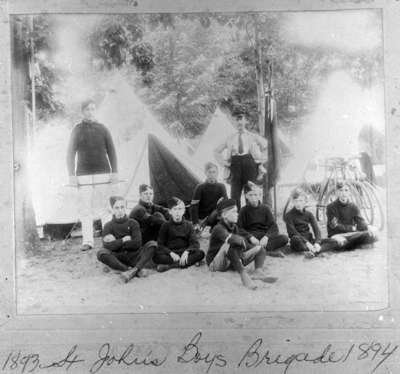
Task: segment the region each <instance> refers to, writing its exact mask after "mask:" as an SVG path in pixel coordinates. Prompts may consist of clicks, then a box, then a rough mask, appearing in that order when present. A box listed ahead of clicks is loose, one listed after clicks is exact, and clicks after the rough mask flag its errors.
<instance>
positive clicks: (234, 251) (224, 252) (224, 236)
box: [206, 199, 277, 289]
mask: <svg viewBox="0 0 400 374" xmlns="http://www.w3.org/2000/svg"><path fill="white" fill-rule="evenodd" d="M217 210H218V213H219V216H220V220H219V222H218V224H217V225H216V226H215V227H214V228H213V230H212V232H211V237H210V244H209V249H208V252H207V257H206V261H207V264H208V267H209V269H210V270H211V271H227V270H229V269H230V268H232V269H233V270H235V271H237V272H238V273H239V275H240V278H241V281H242V283H243V285H244V286H245V287H247V288H249V289H256V288H257V286H256V284H255V283H254V282H253V280H255V279H259V280H263V281H264V282H268V283H273V282H275V281H276V280H277V278H274V277H267V276H266V275H265V274H264V273H263V271H262V267H263V265H264V261H265V256H266V255H265V248H263V247H262V246H261V245H252V244H251V243H250V241H249V239H250V237H251V235H250V234H248V233H247V232H246V231H244V230H242V229H240V228H239V227H238V226H237V224H236V223H237V220H238V211H237V205H236V200H234V199H224V200H222V201H220V202H219V203H218V204H217ZM253 261H254V267H255V271H254V273H253V274H252V276H251V277H250V276H249V274H248V273H247V271H246V269H245V266H247V265H248V264H250V263H251V262H253Z"/></svg>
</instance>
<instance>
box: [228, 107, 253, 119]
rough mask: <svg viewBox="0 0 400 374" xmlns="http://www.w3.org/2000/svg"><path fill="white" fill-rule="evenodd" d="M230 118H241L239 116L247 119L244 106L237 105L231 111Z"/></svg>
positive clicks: (247, 112) (246, 111)
mask: <svg viewBox="0 0 400 374" xmlns="http://www.w3.org/2000/svg"><path fill="white" fill-rule="evenodd" d="M232 116H233V117H235V118H237V117H241V116H244V117H246V118H249V111H248V110H247V108H246V107H245V106H244V105H238V106H236V107H235V108H234V109H233V111H232Z"/></svg>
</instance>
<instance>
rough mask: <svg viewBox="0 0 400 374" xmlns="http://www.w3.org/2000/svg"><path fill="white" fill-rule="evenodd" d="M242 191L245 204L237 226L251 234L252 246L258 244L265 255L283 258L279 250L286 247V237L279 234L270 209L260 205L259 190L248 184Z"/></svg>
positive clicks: (250, 183) (252, 184)
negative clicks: (264, 251)
mask: <svg viewBox="0 0 400 374" xmlns="http://www.w3.org/2000/svg"><path fill="white" fill-rule="evenodd" d="M244 191H245V196H246V201H247V203H246V205H245V206H244V207H243V208H241V209H240V212H239V221H238V226H239V227H241V228H242V229H243V230H246V231H247V232H248V233H249V234H251V238H250V242H251V243H252V244H253V245H258V244H260V245H261V246H262V247H263V248H264V249H265V250H266V254H268V255H270V256H276V257H284V254H283V253H282V252H281V251H280V250H279V248H282V247H284V246H286V244H287V243H288V237H287V236H286V235H283V234H279V229H278V225H277V224H276V222H275V219H274V217H273V215H272V212H271V209H269V207H268V206H267V205H265V204H261V202H260V197H261V189H260V188H259V187H258V186H256V185H255V184H254V183H252V182H248V183H247V184H246V185H245V187H244Z"/></svg>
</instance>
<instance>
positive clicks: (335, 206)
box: [326, 182, 378, 250]
mask: <svg viewBox="0 0 400 374" xmlns="http://www.w3.org/2000/svg"><path fill="white" fill-rule="evenodd" d="M336 189H337V194H338V198H337V199H336V200H335V201H334V202H332V203H330V204H329V205H328V207H327V209H326V215H327V220H328V226H327V228H328V237H329V238H331V239H333V240H335V242H336V244H337V247H336V248H335V249H337V250H351V249H355V248H356V247H358V246H361V245H364V244H372V243H374V242H375V241H377V240H378V237H377V235H376V228H375V227H373V226H368V225H367V223H366V222H365V220H364V218H363V217H362V216H361V213H360V209H359V208H358V206H357V205H356V204H354V203H352V202H351V201H350V187H349V185H348V184H347V183H346V182H339V183H338V184H337V186H336Z"/></svg>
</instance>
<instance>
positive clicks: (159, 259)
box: [153, 249, 204, 267]
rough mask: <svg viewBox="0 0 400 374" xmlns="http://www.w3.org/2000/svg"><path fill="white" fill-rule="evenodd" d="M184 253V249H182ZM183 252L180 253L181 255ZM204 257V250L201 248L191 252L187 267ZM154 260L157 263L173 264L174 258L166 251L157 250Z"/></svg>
mask: <svg viewBox="0 0 400 374" xmlns="http://www.w3.org/2000/svg"><path fill="white" fill-rule="evenodd" d="M182 253H183V251H182ZM182 253H179V255H181V254H182ZM203 258H204V252H203V251H202V250H200V249H196V250H194V251H190V252H189V256H188V261H187V264H186V267H189V266H192V265H194V264H195V263H196V262H199V261H201V260H202V259H203ZM153 261H154V263H155V264H160V265H161V264H162V265H172V264H173V263H174V260H173V259H172V257H171V256H170V255H169V254H168V253H165V252H156V253H155V254H154V256H153Z"/></svg>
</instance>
